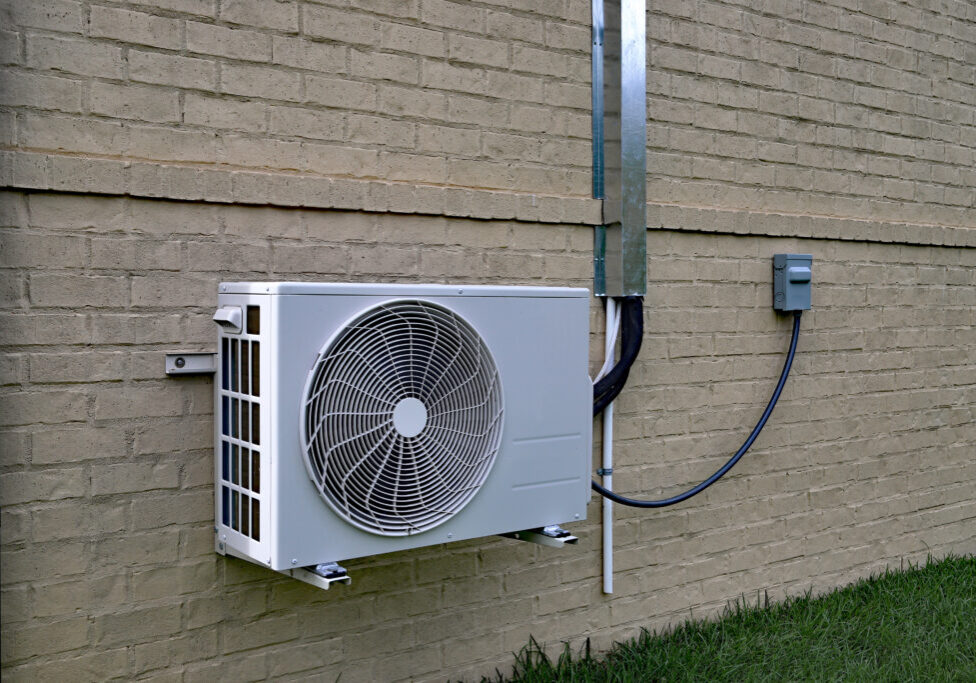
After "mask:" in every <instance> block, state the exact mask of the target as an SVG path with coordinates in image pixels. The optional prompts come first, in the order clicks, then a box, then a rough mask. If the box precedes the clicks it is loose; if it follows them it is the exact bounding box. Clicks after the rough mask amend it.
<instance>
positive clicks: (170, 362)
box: [166, 351, 217, 375]
mask: <svg viewBox="0 0 976 683" xmlns="http://www.w3.org/2000/svg"><path fill="white" fill-rule="evenodd" d="M215 372H217V354H216V353H199V352H196V351H190V352H187V353H167V354H166V374H167V375H212V374H214V373H215Z"/></svg>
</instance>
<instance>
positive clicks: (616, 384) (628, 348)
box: [593, 296, 644, 416]
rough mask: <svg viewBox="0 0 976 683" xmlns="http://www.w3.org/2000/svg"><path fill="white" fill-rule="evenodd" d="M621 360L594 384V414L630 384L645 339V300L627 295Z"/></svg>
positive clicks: (623, 311)
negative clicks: (628, 382)
mask: <svg viewBox="0 0 976 683" xmlns="http://www.w3.org/2000/svg"><path fill="white" fill-rule="evenodd" d="M620 309H621V310H620V317H621V324H620V330H621V334H620V360H618V361H617V363H616V364H615V365H614V366H613V367H612V368H611V369H610V371H609V372H608V373H607V374H606V375H605V376H604V377H602V378H601V379H600V380H599V381H597V383H596V384H594V385H593V415H594V416H596V415H599V414H600V413H601V412H602V411H603V409H604V408H606V407H607V406H608V405H610V404H611V403H612V402H613V400H614V399H615V398H617V395H618V394H619V393H620V392H621V390H622V389H623V388H624V385H625V384H626V383H627V377H628V376H629V374H630V366H632V365H633V364H634V361H635V360H636V359H637V354H638V353H639V352H640V347H641V342H642V341H643V339H644V299H643V298H641V297H639V296H626V297H623V298H622V300H621V306H620Z"/></svg>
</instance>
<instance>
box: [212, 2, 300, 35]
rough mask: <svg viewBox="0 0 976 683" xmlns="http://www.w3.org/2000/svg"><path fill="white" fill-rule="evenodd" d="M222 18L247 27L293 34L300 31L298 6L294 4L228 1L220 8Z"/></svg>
mask: <svg viewBox="0 0 976 683" xmlns="http://www.w3.org/2000/svg"><path fill="white" fill-rule="evenodd" d="M220 18H221V19H223V20H224V21H228V22H231V23H234V24H244V25H246V26H255V27H260V28H270V29H277V30H280V31H292V32H294V31H297V30H298V6H297V4H296V3H294V2H282V1H281V0H273V2H271V3H268V2H263V1H262V0H227V2H225V3H222V4H221V6H220Z"/></svg>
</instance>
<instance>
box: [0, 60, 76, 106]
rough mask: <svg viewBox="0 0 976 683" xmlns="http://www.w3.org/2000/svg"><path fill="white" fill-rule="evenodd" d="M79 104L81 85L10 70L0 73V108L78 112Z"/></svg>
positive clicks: (65, 80)
mask: <svg viewBox="0 0 976 683" xmlns="http://www.w3.org/2000/svg"><path fill="white" fill-rule="evenodd" d="M81 101H82V84H81V83H80V82H79V81H75V80H70V79H67V78H54V77H51V76H41V75H38V74H33V73H25V72H22V71H14V70H12V69H4V70H3V71H0V104H5V105H8V106H12V107H32V108H36V109H50V110H54V111H63V112H79V111H81Z"/></svg>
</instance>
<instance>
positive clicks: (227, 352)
mask: <svg viewBox="0 0 976 683" xmlns="http://www.w3.org/2000/svg"><path fill="white" fill-rule="evenodd" d="M260 336H261V307H260V306H248V307H247V317H246V327H245V329H244V330H242V332H241V334H240V335H234V336H223V337H222V338H221V341H220V343H221V359H222V360H221V367H220V377H221V381H220V401H221V415H222V419H221V426H220V455H221V457H220V480H221V492H220V496H221V505H220V516H221V523H223V524H224V525H225V526H228V527H230V528H231V529H233V530H234V531H237V532H239V533H241V534H243V535H244V536H247V537H249V538H252V539H254V540H255V541H260V540H261V522H260V520H261V495H260V494H261V341H260Z"/></svg>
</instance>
